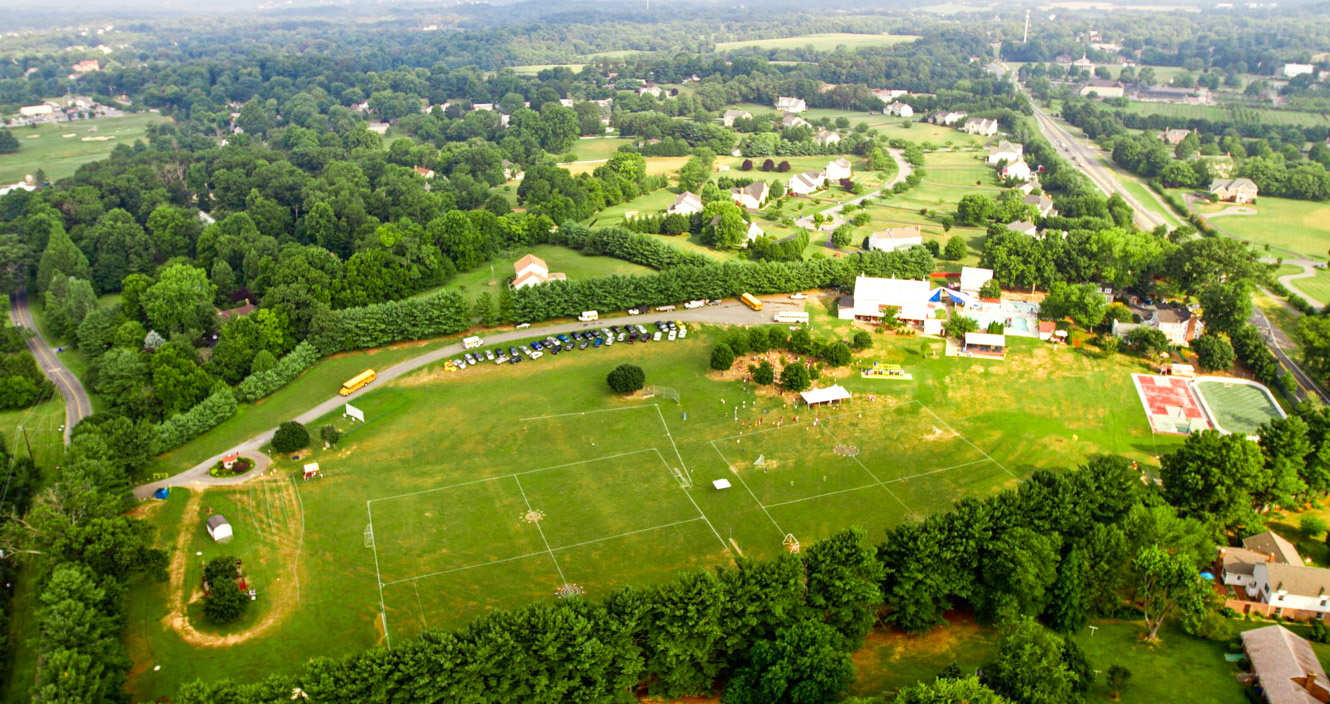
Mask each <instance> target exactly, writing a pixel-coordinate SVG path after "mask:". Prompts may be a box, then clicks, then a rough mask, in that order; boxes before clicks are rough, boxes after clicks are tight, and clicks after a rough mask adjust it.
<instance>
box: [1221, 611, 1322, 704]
mask: <svg viewBox="0 0 1330 704" xmlns="http://www.w3.org/2000/svg"><path fill="white" fill-rule="evenodd" d="M1242 652H1243V653H1245V654H1246V655H1247V660H1248V661H1249V662H1250V663H1251V669H1252V674H1253V675H1255V676H1256V681H1255V682H1254V684H1255V685H1256V687H1257V691H1258V692H1259V696H1260V697H1261V698H1262V699H1264V700H1265V701H1266V703H1267V704H1316V703H1317V702H1325V701H1330V681H1327V680H1326V676H1325V669H1324V668H1323V667H1321V661H1320V658H1318V657H1317V656H1316V652H1315V651H1314V650H1312V646H1311V643H1308V642H1307V641H1306V639H1304V638H1300V637H1298V636H1297V635H1294V634H1293V632H1292V631H1290V630H1288V629H1287V628H1284V627H1283V626H1280V625H1273V626H1265V627H1264V628H1253V629H1252V630H1250V631H1243V633H1242Z"/></svg>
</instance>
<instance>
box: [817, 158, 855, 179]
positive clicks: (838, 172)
mask: <svg viewBox="0 0 1330 704" xmlns="http://www.w3.org/2000/svg"><path fill="white" fill-rule="evenodd" d="M822 173H823V174H824V175H826V177H827V180H828V181H839V180H841V179H843V178H851V177H853V176H854V169H853V168H851V166H850V160H849V159H846V158H845V157H841V158H839V159H837V160H835V161H829V162H827V167H826V168H825V169H823V170H822Z"/></svg>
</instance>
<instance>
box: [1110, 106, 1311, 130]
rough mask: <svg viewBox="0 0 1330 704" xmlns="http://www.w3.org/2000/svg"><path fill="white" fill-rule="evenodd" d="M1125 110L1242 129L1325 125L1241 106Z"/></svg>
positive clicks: (1307, 116) (1298, 114)
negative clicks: (1203, 121) (1222, 123)
mask: <svg viewBox="0 0 1330 704" xmlns="http://www.w3.org/2000/svg"><path fill="white" fill-rule="evenodd" d="M1127 110H1128V111H1129V112H1133V113H1135V114H1137V115H1164V116H1166V117H1176V118H1180V119H1200V120H1212V121H1215V122H1232V123H1235V124H1244V125H1292V126H1296V127H1317V126H1324V125H1325V124H1326V118H1325V116H1324V115H1320V114H1318V113H1314V112H1302V111H1298V110H1274V109H1269V108H1252V107H1246V106H1242V105H1231V106H1230V105H1180V104H1175V103H1137V102H1132V103H1130V104H1128V106H1127Z"/></svg>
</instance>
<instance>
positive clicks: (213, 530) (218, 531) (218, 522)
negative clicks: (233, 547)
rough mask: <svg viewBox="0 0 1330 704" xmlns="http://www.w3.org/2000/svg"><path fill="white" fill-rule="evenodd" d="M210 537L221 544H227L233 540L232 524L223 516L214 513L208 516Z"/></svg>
mask: <svg viewBox="0 0 1330 704" xmlns="http://www.w3.org/2000/svg"><path fill="white" fill-rule="evenodd" d="M208 535H210V536H212V539H213V540H215V541H217V542H219V543H225V542H226V541H228V540H230V539H231V535H232V534H231V524H230V523H229V522H227V520H226V518H225V517H223V516H222V515H221V514H217V513H214V514H213V515H211V516H208Z"/></svg>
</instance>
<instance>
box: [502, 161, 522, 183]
mask: <svg viewBox="0 0 1330 704" xmlns="http://www.w3.org/2000/svg"><path fill="white" fill-rule="evenodd" d="M499 166H501V167H503V178H504V179H505V180H507V181H521V180H522V177H524V176H526V172H525V171H523V170H522V167H521V166H519V165H517V164H514V163H513V162H511V161H508V160H507V159H504V160H503V161H501V162H499Z"/></svg>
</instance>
